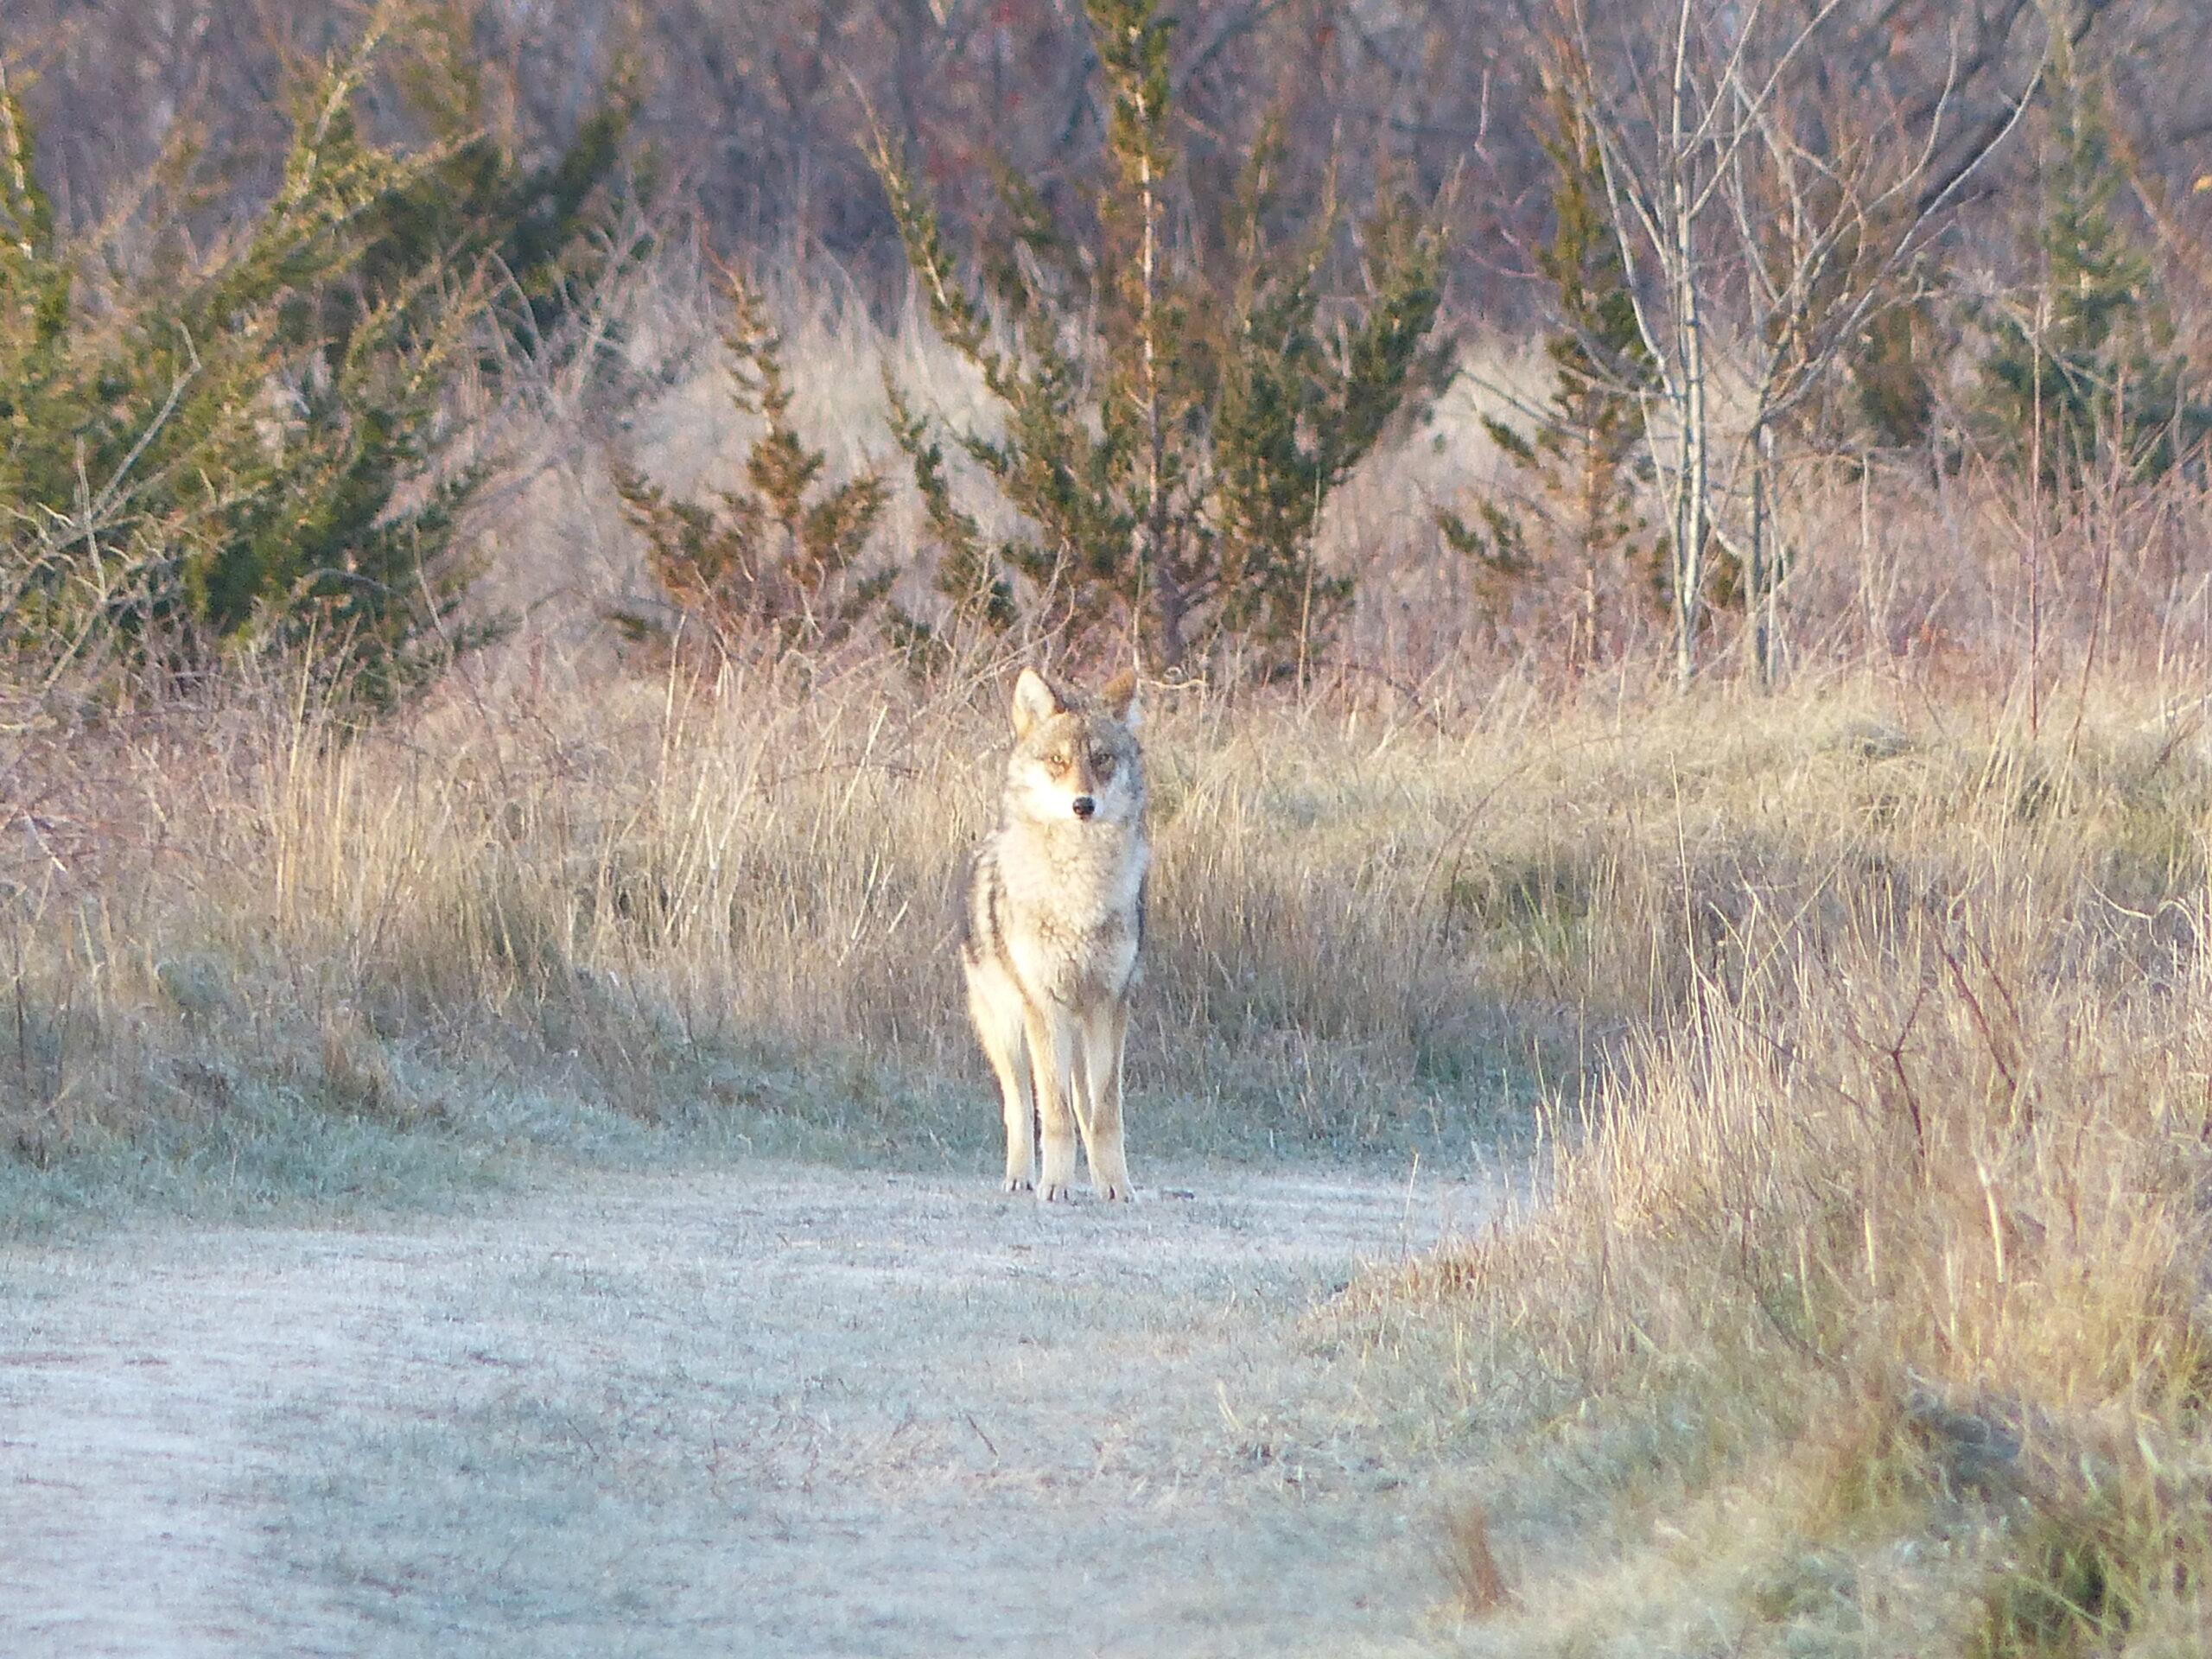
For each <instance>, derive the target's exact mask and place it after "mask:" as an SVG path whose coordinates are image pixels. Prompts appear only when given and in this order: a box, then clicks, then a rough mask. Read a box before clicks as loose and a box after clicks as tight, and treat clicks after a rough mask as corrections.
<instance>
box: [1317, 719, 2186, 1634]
mask: <svg viewBox="0 0 2212 1659" xmlns="http://www.w3.org/2000/svg"><path fill="white" fill-rule="evenodd" d="M2173 689H2174V690H2175V691H2176V692H2177V693H2178V692H2179V691H2180V690H2181V689H2182V688H2181V687H2179V686H2176V687H2175V688H2173ZM1856 695H1857V696H1859V698H1861V699H1863V700H1864V702H1863V703H1862V709H1863V712H1861V713H1860V714H1859V715H1855V716H1849V715H1845V714H1844V713H1843V710H1842V709H1840V708H1838V707H1837V706H1836V701H1835V699H1834V696H1833V695H1831V696H1828V697H1806V698H1802V699H1800V698H1790V699H1786V700H1783V701H1780V702H1776V703H1773V704H1770V705H1766V706H1764V707H1762V706H1759V705H1757V704H1754V703H1751V702H1740V703H1734V704H1729V703H1727V702H1725V700H1715V701H1712V702H1700V703H1695V704H1692V705H1688V706H1685V707H1682V708H1681V709H1673V710H1663V709H1653V710H1649V711H1645V712H1643V713H1642V714H1641V715H1638V716H1637V717H1636V718H1635V719H1634V720H1633V721H1631V722H1630V723H1629V724H1628V725H1627V726H1625V727H1624V728H1623V734H1622V736H1621V738H1620V740H1619V744H1618V747H1617V748H1616V750H1615V751H1614V752H1613V753H1611V755H1609V756H1606V757H1605V759H1603V760H1597V759H1596V758H1595V757H1593V758H1592V760H1584V761H1582V762H1580V765H1581V766H1583V767H1585V768H1586V769H1587V776H1588V785H1587V787H1586V788H1585V789H1582V790H1573V789H1563V790H1560V791H1557V795H1556V796H1555V797H1554V803H1555V802H1556V800H1557V798H1559V797H1566V798H1580V799H1583V800H1585V801H1587V802H1591V803H1593V804H1601V807H1600V810H1597V811H1595V812H1592V814H1591V817H1592V818H1594V819H1595V820H1596V821H1595V822H1592V823H1585V824H1584V825H1583V826H1580V827H1579V828H1578V827H1575V826H1572V825H1571V824H1570V823H1560V822H1559V821H1557V820H1556V819H1555V820H1554V821H1553V823H1552V825H1551V828H1550V830H1549V834H1548V839H1549V841H1550V842H1551V844H1552V845H1553V847H1554V849H1556V851H1555V853H1554V868H1567V869H1571V870H1574V871H1578V872H1584V873H1588V874H1583V875H1581V876H1580V877H1578V878H1577V879H1578V880H1579V881H1580V882H1583V883H1586V884H1587V885H1588V886H1589V887H1591V888H1592V889H1593V890H1594V891H1595V892H1596V893H1598V894H1599V898H1598V899H1597V900H1596V901H1595V903H1594V904H1592V906H1591V911H1592V914H1593V915H1594V916H1595V917H1597V918H1599V924H1598V925H1599V926H1600V927H1602V928H1603V929H1604V931H1605V932H1606V933H1607V934H1608V935H1609V936H1610V938H1609V942H1608V943H1607V944H1606V945H1605V947H1604V948H1603V949H1602V950H1593V951H1592V952H1591V953H1590V954H1588V955H1587V956H1586V957H1584V958H1582V959H1581V961H1580V963H1578V964H1575V969H1576V971H1579V973H1580V982H1579V986H1578V989H1579V991H1580V995H1581V996H1582V998H1583V999H1584V1005H1585V1006H1586V1007H1601V1006H1603V1007H1613V1008H1616V1009H1618V1010H1619V1011H1620V1018H1621V1020H1622V1024H1621V1025H1620V1027H1618V1040H1617V1041H1616V1042H1615V1043H1613V1044H1612V1045H1611V1046H1610V1050H1609V1052H1607V1054H1606V1056H1605V1059H1604V1061H1603V1063H1602V1064H1600V1065H1594V1066H1592V1067H1589V1068H1587V1069H1586V1070H1585V1071H1584V1072H1583V1073H1582V1075H1581V1077H1580V1080H1579V1082H1571V1083H1569V1084H1567V1085H1566V1086H1563V1087H1562V1088H1561V1089H1560V1090H1559V1091H1558V1092H1557V1094H1556V1095H1555V1096H1554V1104H1553V1105H1552V1107H1551V1108H1550V1109H1549V1110H1548V1113H1547V1114H1546V1121H1547V1126H1548V1140H1549V1154H1548V1157H1547V1158H1546V1159H1544V1160H1542V1163H1541V1171H1540V1192H1539V1198H1538V1201H1536V1202H1534V1203H1531V1204H1530V1205H1529V1206H1527V1209H1526V1213H1525V1214H1523V1215H1522V1216H1521V1217H1518V1218H1517V1220H1516V1221H1515V1222H1514V1223H1513V1224H1510V1225H1506V1226H1503V1227H1502V1228H1500V1229H1499V1230H1497V1232H1496V1233H1495V1234H1494V1235H1492V1236H1486V1237H1485V1238H1484V1239H1483V1240H1481V1241H1479V1242H1478V1243H1475V1244H1473V1245H1471V1246H1469V1247H1467V1248H1465V1249H1461V1250H1459V1251H1456V1252H1453V1253H1451V1254H1448V1255H1446V1256H1444V1257H1441V1258H1440V1259H1436V1260H1433V1261H1430V1262H1424V1263H1421V1264H1420V1265H1419V1266H1418V1267H1416V1268H1414V1269H1413V1270H1412V1271H1411V1272H1410V1273H1409V1274H1407V1275H1406V1276H1405V1277H1404V1279H1403V1280H1402V1281H1399V1282H1397V1283H1395V1284H1394V1285H1391V1286H1389V1287H1383V1288H1381V1289H1380V1290H1379V1292H1378V1293H1377V1295H1376V1299H1375V1300H1373V1301H1372V1303H1371V1304H1370V1307H1369V1311H1368V1312H1367V1313H1363V1314H1362V1315H1360V1316H1359V1317H1358V1318H1357V1319H1355V1320H1354V1322H1353V1325H1352V1326H1351V1329H1353V1330H1354V1331H1355V1332H1358V1333H1360V1334H1361V1336H1362V1338H1363V1340H1366V1341H1370V1342H1382V1343H1384V1344H1399V1343H1407V1344H1414V1346H1415V1347H1416V1348H1418V1347H1419V1346H1420V1345H1421V1344H1437V1343H1442V1342H1447V1341H1448V1342H1449V1344H1451V1345H1450V1347H1449V1349H1448V1350H1447V1351H1448V1352H1449V1354H1450V1356H1451V1360H1450V1364H1449V1367H1448V1369H1447V1368H1446V1367H1445V1366H1442V1365H1440V1366H1439V1367H1438V1368H1437V1370H1438V1373H1439V1375H1440V1377H1448V1379H1449V1380H1448V1381H1441V1382H1440V1383H1439V1391H1438V1393H1437V1395H1436V1397H1435V1400H1434V1402H1433V1403H1434V1408H1435V1409H1436V1411H1437V1412H1438V1413H1439V1414H1440V1419H1441V1420H1442V1421H1448V1422H1457V1423H1463V1424H1479V1425H1484V1426H1486V1427H1488V1428H1489V1429H1490V1430H1491V1431H1492V1432H1493V1433H1497V1434H1498V1435H1500V1436H1502V1438H1503V1441H1504V1442H1505V1443H1507V1444H1510V1445H1515V1446H1518V1448H1519V1450H1518V1451H1517V1452H1514V1453H1511V1454H1510V1456H1509V1457H1508V1458H1507V1459H1506V1460H1505V1462H1504V1464H1503V1467H1502V1468H1501V1470H1499V1471H1497V1472H1496V1476H1495V1478H1496V1479H1497V1483H1498V1490H1500V1491H1507V1492H1510V1493H1511V1494H1512V1501H1511V1503H1500V1504H1499V1505H1498V1506H1497V1512H1496V1516H1495V1518H1496V1519H1497V1522H1499V1523H1500V1524H1501V1525H1503V1526H1504V1527H1506V1528H1507V1529H1509V1535H1520V1536H1522V1537H1524V1538H1527V1539H1530V1540H1537V1541H1541V1540H1544V1539H1546V1538H1548V1539H1549V1542H1550V1547H1551V1548H1552V1552H1553V1553H1552V1557H1551V1559H1552V1562H1553V1570H1552V1573H1550V1574H1549V1575H1547V1574H1545V1573H1543V1572H1541V1571H1539V1570H1535V1569H1532V1570H1531V1572H1530V1573H1529V1582H1528V1583H1527V1585H1526V1586H1525V1592H1524V1593H1525V1600H1526V1603H1527V1605H1528V1606H1529V1609H1531V1610H1532V1611H1529V1612H1528V1613H1527V1614H1526V1615H1524V1616H1523V1617H1522V1618H1518V1619H1516V1620H1511V1621H1508V1624H1509V1626H1510V1628H1509V1629H1507V1630H1505V1631H1504V1632H1503V1634H1501V1635H1499V1636H1498V1637H1497V1638H1496V1639H1497V1641H1498V1642H1500V1643H1502V1644H1503V1645H1502V1646H1500V1647H1499V1648H1498V1649H1497V1650H1499V1651H1506V1652H1530V1651H1562V1652H1566V1651H1573V1652H1592V1651H1608V1652H1613V1651H1618V1652H1622V1653H1657V1652H1672V1651H1683V1652H1688V1651H1707V1650H1710V1644H1711V1643H1715V1642H1718V1643H1720V1644H1721V1646H1722V1647H1723V1648H1725V1649H1726V1650H1728V1651H1732V1652H1745V1653H1768V1652H1771V1653H1798V1652H1831V1651H1833V1652H1852V1653H1862V1652H1874V1653H1898V1654H1919V1653H1938V1652H1973V1653H1977V1654H1989V1655H1999V1654H2004V1655H2014V1654H2031V1653H2058V1652H2088V1651H2107V1650H2112V1651H2120V1650H2125V1651H2127V1652H2130V1653H2134V1652H2142V1653H2152V1652H2179V1651H2199V1650H2202V1641H2203V1639H2204V1637H2205V1633H2206V1630H2207V1629H2208V1628H2212V1627H2208V1625H2207V1624H2206V1622H2205V1621H2206V1619H2207V1617H2208V1611H2207V1604H2206V1602H2205V1599H2204V1598H2205V1591H2204V1583H2205V1580H2204V1576H2203V1575H2204V1573H2205V1571H2206V1568H2207V1566H2208V1565H2212V1507H2208V1505H2207V1503H2206V1501H2205V1499H2204V1497H2203V1496H2202V1494H2203V1491H2204V1481H2205V1478H2206V1475H2207V1473H2208V1472H2212V1445H2208V1444H2207V1442H2206V1440H2205V1436H2204V1432H2203V1429H2202V1414H2203V1400H2204V1397H2205V1391H2206V1383H2207V1381H2208V1377H2209V1376H2212V1369H2208V1360H2212V1331H2209V1330H2208V1327H2207V1325H2206V1316H2205V1309H2204V1295H2203V1285H2204V1282H2205V1262H2206V1259H2207V1255H2206V1251H2207V1245H2208V1243H2212V1239H2208V1232H2207V1222H2206V1208H2205V1202H2204V1195H2205V1192H2206V1191H2207V1181H2208V1178H2212V1015H2208V1008H2212V999H2208V995H2207V992H2208V989H2212V987H2208V986H2207V984H2206V982H2205V981H2206V973H2207V969H2206V965H2205V961H2204V957H2203V954H2202V950H2201V948H2200V946H2201V941H2202V938H2203V930H2204V927H2205V925H2206V917H2207V910H2206V889H2205V882H2206V868H2207V861H2206V841H2205V834H2206V810H2207V807H2208V804H2212V793H2208V783H2212V770H2208V766H2207V759H2206V756H2205V753H2204V752H2203V749H2202V741H2201V736H2200V735H2199V733H2198V730H2197V728H2196V725H2195V723H2194V721H2195V716H2194V715H2193V714H2191V713H2190V712H2188V710H2189V709H2190V706H2192V705H2191V702H2190V699H2188V698H2178V699H2177V701H2178V702H2180V704H2181V706H2182V709H2183V712H2182V713H2181V714H2179V715H2176V713H2175V712H2174V708H2175V704H2174V703H2173V702H2167V701H2164V700H2163V699H2162V698H2161V696H2160V695H2159V688H2158V686H2157V684H2156V683H2155V682H2153V681H2152V680H2150V679H2149V678H2148V677H2142V678H2136V679H2133V680H2132V681H2130V682H2128V683H2126V684H2125V687H2124V689H2119V688H2113V689H2109V690H2107V691H2105V692H2103V693H2101V694H2095V695H2092V696H2090V697H2089V698H2088V700H2087V705H2086V707H2083V708H2082V709H2080V710H2079V717H2078V719H2077V718H2076V710H2075V709H2074V708H2073V707H2071V706H2070V705H2069V707H2068V708H2067V709H2066V710H2065V717H2064V718H2063V719H2061V720H2056V721H2046V722H2045V724H2044V731H2043V733H2042V734H2041V735H2040V737H2037V736H2032V735H2031V734H2030V733H2029V732H2028V730H2027V729H2026V723H2025V720H2024V711H2023V709H2022V706H2021V704H2020V703H2019V702H2018V700H2017V699H2014V700H2006V699H2005V698H2002V697H2000V696H1995V695H1993V694H1984V695H1981V696H1975V695H1974V694H1973V693H1972V692H1971V691H1970V690H1967V689H1965V688H1962V687H1955V688H1954V689H1953V690H1951V691H1950V692H1949V693H1948V694H1947V695H1945V696H1942V698H1941V699H1940V700H1934V701H1920V700H1918V699H1914V698H1910V697H1908V698H1904V699H1900V700H1899V701H1898V702H1896V703H1894V704H1893V705H1892V706H1891V708H1890V709H1888V710H1887V711H1881V710H1879V709H1874V708H1866V707H1865V706H1864V705H1865V704H1866V703H1875V702H1878V693H1876V692H1875V690H1874V688H1873V687H1872V686H1871V685H1870V684H1867V683H1865V682H1860V683H1859V684H1858V685H1857V687H1856ZM1916 702H1917V706H1914V705H1915V703H1916ZM1554 810H1555V804H1554ZM1639 958H1640V959H1641V962H1642V963H1643V968H1642V984H1643V987H1644V988H1645V990H1646V993H1647V995H1645V997H1644V998H1643V999H1642V1001H1641V1006H1639V1005H1638V1004H1639V999H1638V998H1637V996H1636V995H1634V994H1633V992H1632V990H1631V989H1630V985H1631V983H1632V976H1633V974H1634V971H1635V970H1634V969H1632V968H1630V966H1629V964H1630V963H1635V962H1636V961H1637V960H1638V959H1639ZM1608 959H1610V960H1611V962H1612V963H1614V964H1616V965H1615V968H1614V969H1613V971H1616V972H1620V973H1622V974H1623V975H1624V978H1623V979H1621V980H1618V981H1612V980H1610V979H1609V976H1608V971H1607V967H1606V963H1607V961H1608ZM1492 1444H1496V1442H1492ZM1562 1516H1579V1517H1580V1519H1579V1522H1576V1523H1575V1524H1573V1526H1572V1527H1571V1528H1570V1529H1568V1531H1567V1533H1566V1534H1565V1535H1562V1534H1561V1533H1560V1528H1561V1525H1562V1522H1561V1517H1562ZM1539 1554H1541V1551H1539ZM1593 1561H1609V1562H1610V1563H1611V1564H1610V1565H1608V1566H1593V1564H1592V1563H1593Z"/></svg>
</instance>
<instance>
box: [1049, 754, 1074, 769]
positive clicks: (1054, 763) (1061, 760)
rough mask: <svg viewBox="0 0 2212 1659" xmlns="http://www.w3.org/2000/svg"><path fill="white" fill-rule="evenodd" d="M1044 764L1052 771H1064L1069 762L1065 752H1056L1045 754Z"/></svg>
mask: <svg viewBox="0 0 2212 1659" xmlns="http://www.w3.org/2000/svg"><path fill="white" fill-rule="evenodd" d="M1045 764H1046V766H1048V767H1050V768H1051V769H1052V771H1054V772H1065V771H1066V770H1067V769H1068V767H1069V766H1070V765H1071V762H1070V760H1069V759H1068V757H1067V756H1066V755H1065V753H1052V754H1048V755H1046V757H1045Z"/></svg>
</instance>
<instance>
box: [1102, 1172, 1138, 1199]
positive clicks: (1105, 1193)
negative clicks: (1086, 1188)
mask: <svg viewBox="0 0 2212 1659" xmlns="http://www.w3.org/2000/svg"><path fill="white" fill-rule="evenodd" d="M1093 1190H1094V1191H1096V1192H1097V1194H1098V1196H1099V1197H1100V1198H1103V1199H1105V1200H1106V1202H1107V1203H1109V1204H1135V1202H1136V1201H1137V1190H1136V1188H1135V1187H1134V1186H1132V1185H1130V1184H1129V1178H1128V1176H1126V1175H1124V1176H1122V1178H1121V1179H1119V1180H1117V1181H1098V1182H1095V1183H1094V1184H1093Z"/></svg>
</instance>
